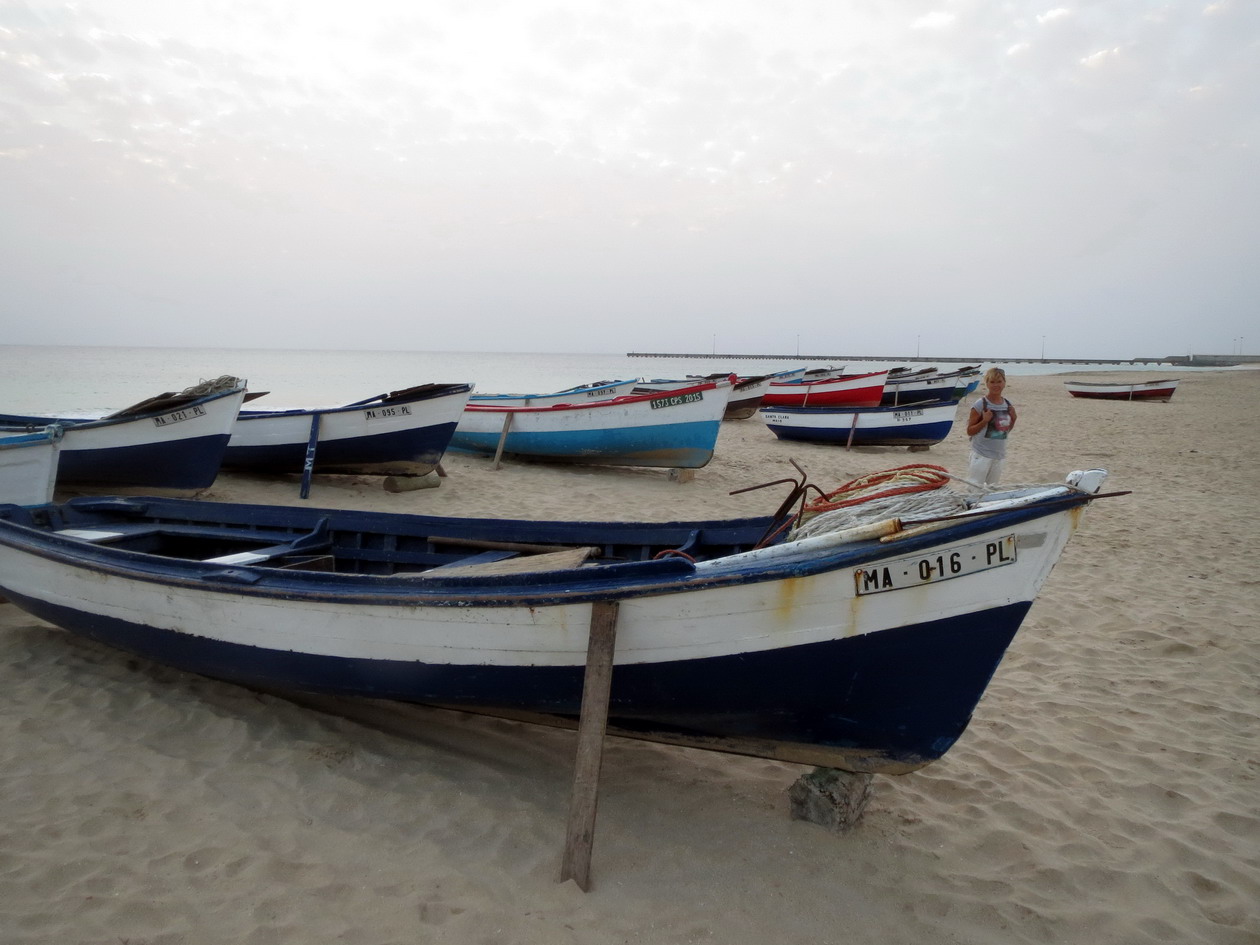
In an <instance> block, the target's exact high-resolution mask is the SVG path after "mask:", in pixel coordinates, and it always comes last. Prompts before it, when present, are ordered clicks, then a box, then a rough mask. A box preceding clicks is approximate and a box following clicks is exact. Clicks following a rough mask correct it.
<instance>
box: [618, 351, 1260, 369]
mask: <svg viewBox="0 0 1260 945" xmlns="http://www.w3.org/2000/svg"><path fill="white" fill-rule="evenodd" d="M626 357H628V358H686V359H689V360H692V361H695V360H698V359H704V360H708V361H712V360H715V359H718V360H723V361H726V360H732V361H895V362H896V363H898V364H902V363H905V362H910V361H914V362H928V361H930V362H932V363H934V364H1171V365H1178V366H1183V367H1235V366H1237V365H1238V363H1239V362H1240V360H1249V359H1247V358H1242V359H1240V358H1239V357H1238V356H1236V355H1234V356H1228V355H1219V354H1192V355H1169V356H1167V357H1162V358H1154V357H1152V358H926V357H921V356H920V355H917V354H916V355H914V356H913V357H909V356H902V357H889V356H887V355H882V354H881V355H869V354H725V353H719V352H703V353H700V352H691V353H684V352H672V351H630V352H627V354H626Z"/></svg>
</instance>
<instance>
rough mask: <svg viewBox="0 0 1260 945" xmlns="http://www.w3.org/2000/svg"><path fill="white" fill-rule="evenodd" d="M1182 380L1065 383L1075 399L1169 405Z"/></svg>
mask: <svg viewBox="0 0 1260 945" xmlns="http://www.w3.org/2000/svg"><path fill="white" fill-rule="evenodd" d="M1179 383H1181V378H1164V379H1162V380H1158V381H1134V382H1124V381H1121V382H1110V383H1094V382H1091V381H1064V382H1063V384H1064V386H1066V387H1067V391H1068V393H1069V394H1071V395H1072V396H1073V397H1085V398H1090V399H1095V400H1145V401H1150V402H1152V403H1155V402H1158V403H1165V404H1166V403H1168V401H1170V400H1172V395H1173V393H1174V392H1175V391H1176V390H1177V385H1178V384H1179Z"/></svg>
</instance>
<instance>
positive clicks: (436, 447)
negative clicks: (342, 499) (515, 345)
mask: <svg viewBox="0 0 1260 945" xmlns="http://www.w3.org/2000/svg"><path fill="white" fill-rule="evenodd" d="M471 393H472V385H471V384H421V385H419V386H417V387H409V388H407V389H406V390H399V391H392V392H390V393H387V394H378V395H376V396H375V397H369V398H367V399H366V400H359V401H355V402H354V403H352V404H346V405H344V406H340V407H302V408H294V409H291V410H242V411H241V412H240V415H239V416H238V417H237V419H236V424H235V426H233V428H232V439H231V441H230V442H229V443H228V447H227V451H226V453H225V454H224V456H223V466H224V468H225V469H249V470H256V471H261V472H275V473H289V472H309V471H315V472H346V473H367V474H371V473H380V474H395V475H423V474H424V473H427V472H430V471H431V470H433V469H434V468H435V467H436V466H437V464H438V463H440V462H441V461H442V455H443V453H445V452H446V447H447V446H448V445H449V443H450V441H451V436H452V435H453V434H454V432H455V425H456V423H458V422H459V417H460V414H461V413H462V412H463V410H464V406H465V405H466V404H467V403H468V396H469V394H471ZM308 459H309V462H308Z"/></svg>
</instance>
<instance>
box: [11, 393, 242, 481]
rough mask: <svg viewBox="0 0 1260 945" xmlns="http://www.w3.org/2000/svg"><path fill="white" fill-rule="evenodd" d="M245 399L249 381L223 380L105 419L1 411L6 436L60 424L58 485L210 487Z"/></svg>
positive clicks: (158, 398) (163, 396)
mask: <svg viewBox="0 0 1260 945" xmlns="http://www.w3.org/2000/svg"><path fill="white" fill-rule="evenodd" d="M244 399H245V382H244V381H242V380H239V379H238V378H235V377H230V376H227V375H225V376H223V377H220V378H217V379H215V380H213V381H205V382H203V383H201V384H198V385H196V386H194V387H190V388H188V389H186V390H184V391H180V392H170V393H165V394H159V395H157V396H156V397H150V398H148V399H147V400H143V401H141V402H140V403H137V404H133V405H132V406H130V407H126V408H124V409H122V410H118V411H115V412H114V413H110V414H107V415H101V414H99V413H94V414H91V415H87V416H62V417H56V416H40V417H33V416H23V415H19V414H0V433H29V432H34V431H36V430H39V429H42V428H44V427H46V426H49V425H51V424H56V425H58V426H60V427H61V428H62V430H63V437H62V440H61V448H60V455H59V457H58V465H57V482H58V484H59V485H65V484H67V483H89V484H103V485H112V486H144V487H155V488H166V489H181V490H190V489H204V488H205V487H207V486H209V485H211V484H212V483H213V482H214V480H215V477H216V476H218V474H219V464H220V463H221V462H222V460H223V452H224V450H225V449H227V445H228V439H229V437H230V436H231V435H232V426H233V424H234V423H235V422H236V414H237V412H238V411H239V410H240V407H241V404H242V403H243V402H244Z"/></svg>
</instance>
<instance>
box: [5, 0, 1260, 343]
mask: <svg viewBox="0 0 1260 945" xmlns="http://www.w3.org/2000/svg"><path fill="white" fill-rule="evenodd" d="M1258 139H1260V2H1257V0H1220V2H1207V3H1205V2H1167V3H1164V2H1157V0H1090V2H1088V3H1081V4H1079V5H1077V4H1076V3H1072V4H1069V5H1064V6H1056V5H1055V3H1054V0H1046V2H1044V3H1038V2H1029V0H1006V2H993V0H962V2H955V0H942V2H932V0H922V2H919V0H905V2H902V0H887V2H878V3H873V2H857V0H821V2H794V0H776V2H771V0H761V2H741V0H662V2H656V0H633V2H631V0H626V2H622V0H585V2H579V0H572V2H564V0H554V2H553V0H504V2H495V0H449V2H447V0H430V2H416V0H407V2H403V0H399V2H391V0H355V2H342V3H332V2H326V0H292V2H290V0H214V2H204V3H203V2H199V0H81V2H75V3H54V2H33V0H27V2H24V0H16V2H13V0H0V286H2V296H0V298H2V301H0V321H2V324H3V337H0V342H8V343H16V344H64V343H72V344H73V343H80V344H123V345H137V344H143V345H163V346H166V345H172V346H182V345H204V346H212V347H220V346H222V347H238V346H243V347H314V348H339V347H351V348H388V347H398V348H405V349H422V350H494V351H511V350H523V351H559V352H596V351H598V352H614V353H615V352H625V351H698V352H708V351H711V350H712V349H714V348H716V350H718V351H724V352H741V353H793V352H796V351H799V352H800V353H811V352H815V351H818V352H829V353H838V354H847V355H854V356H858V355H863V354H866V355H872V356H874V355H888V356H901V355H907V356H908V355H911V354H914V353H916V350H918V351H921V353H922V354H924V355H929V356H930V355H940V356H942V357H944V356H953V355H957V356H982V357H985V358H994V359H996V358H1001V357H1030V356H1037V355H1039V354H1040V353H1041V352H1042V351H1044V352H1045V353H1046V354H1047V355H1048V356H1051V357H1061V356H1077V357H1126V358H1127V357H1133V356H1140V355H1165V354H1171V353H1185V352H1187V351H1193V352H1195V353H1224V352H1233V351H1235V350H1238V349H1242V350H1243V351H1244V352H1248V351H1252V352H1254V351H1260V328H1257V327H1256V324H1257V319H1256V314H1257V308H1258V306H1257V300H1258V299H1260V275H1258V274H1257V273H1258V271H1260V160H1258V149H1260V140H1258Z"/></svg>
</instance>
